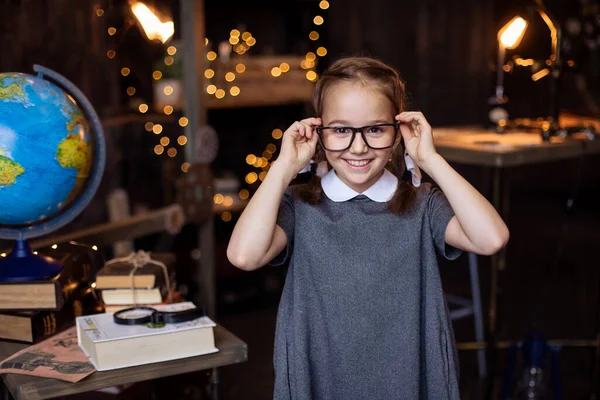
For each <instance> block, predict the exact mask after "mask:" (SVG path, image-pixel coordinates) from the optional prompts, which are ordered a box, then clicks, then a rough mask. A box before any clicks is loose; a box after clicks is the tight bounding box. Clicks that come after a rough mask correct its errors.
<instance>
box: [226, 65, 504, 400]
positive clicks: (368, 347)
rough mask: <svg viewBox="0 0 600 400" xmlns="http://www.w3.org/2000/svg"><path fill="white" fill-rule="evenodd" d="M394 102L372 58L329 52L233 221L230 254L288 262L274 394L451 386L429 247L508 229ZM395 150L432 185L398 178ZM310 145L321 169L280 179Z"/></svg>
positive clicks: (385, 71) (477, 244)
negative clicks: (324, 168) (296, 182)
mask: <svg viewBox="0 0 600 400" xmlns="http://www.w3.org/2000/svg"><path fill="white" fill-rule="evenodd" d="M404 100H405V90H404V84H403V83H402V81H401V80H400V78H399V76H398V73H397V72H396V71H395V70H393V69H392V68H390V67H389V66H387V65H385V64H383V63H382V62H380V61H377V60H374V59H370V58H344V59H340V60H338V61H337V62H335V63H333V64H332V65H331V66H330V67H329V69H328V70H327V71H325V73H324V74H323V75H322V76H321V78H320V79H319V81H318V82H317V84H316V86H315V92H314V106H315V110H316V112H317V115H318V117H317V118H307V119H305V120H302V121H300V122H294V123H293V124H292V125H291V126H290V127H289V128H288V130H287V131H286V132H285V133H284V136H283V142H282V145H281V152H280V155H279V157H278V159H277V160H276V161H275V162H274V163H273V165H272V167H271V169H270V171H269V173H268V175H267V177H266V178H265V180H264V182H263V183H262V184H261V186H260V187H259V189H258V190H257V191H256V193H255V195H254V196H253V197H252V200H251V201H250V202H249V204H248V206H247V207H246V209H245V211H244V212H243V214H242V215H241V216H240V219H239V221H238V222H237V224H236V226H235V229H234V231H233V233H232V236H231V240H230V243H229V247H228V249H227V255H228V258H229V260H230V261H231V263H232V264H234V265H236V266H237V267H239V268H241V269H244V270H255V269H257V268H260V267H262V266H263V265H265V264H267V263H270V264H272V265H282V264H284V263H286V262H289V267H288V272H287V278H286V283H285V287H284V289H283V294H282V297H281V302H280V305H279V313H278V319H277V328H276V339H275V356H274V365H275V391H274V398H275V399H344V400H348V399H361V400H364V399H410V400H414V399H435V400H443V399H458V398H459V390H458V373H457V372H458V358H457V355H456V352H455V346H454V337H453V333H452V328H451V324H450V321H449V319H448V315H447V312H446V311H447V309H446V305H445V300H444V296H443V292H442V287H441V283H440V276H439V272H438V265H437V259H436V255H437V254H440V255H442V256H444V257H446V258H448V259H455V258H456V257H458V255H459V254H460V252H461V250H465V251H469V252H474V253H477V254H485V255H490V254H493V253H495V252H497V251H498V250H500V249H501V248H502V247H503V246H504V245H505V244H506V242H507V240H508V229H507V228H506V225H505V224H504V223H503V221H502V219H501V218H500V216H499V215H498V213H497V212H496V211H495V209H494V208H493V206H492V205H491V204H490V203H489V202H488V201H487V200H486V199H485V198H484V197H483V196H482V195H481V194H479V193H478V192H477V191H476V190H475V189H474V188H473V187H472V186H471V185H470V184H469V183H468V182H467V181H466V180H465V179H463V178H462V177H461V176H460V175H459V174H458V173H457V172H456V171H454V169H452V167H450V165H448V163H446V161H444V159H443V158H442V157H441V156H440V155H439V154H437V153H436V151H435V147H434V145H433V137H432V132H431V127H430V126H429V124H428V123H427V120H426V119H425V117H424V116H423V114H421V113H420V112H407V111H405V109H404ZM398 133H400V134H398ZM405 152H406V153H405ZM405 154H406V155H407V156H408V157H409V158H408V157H407V158H406V160H408V161H411V162H414V163H415V164H416V167H418V168H420V169H422V170H423V171H425V172H426V173H427V174H428V175H429V176H430V177H431V178H432V179H433V180H434V181H435V182H436V183H437V185H438V186H439V188H440V189H441V190H440V189H437V188H434V187H433V186H432V185H431V184H423V185H419V182H418V179H416V180H414V181H415V184H413V185H411V183H409V182H407V181H406V180H402V176H403V172H404V170H405V158H404V157H405ZM313 156H314V161H315V162H317V163H318V162H320V161H322V160H324V159H326V161H327V163H328V164H329V165H330V166H331V170H330V171H329V172H327V174H326V175H325V176H324V177H323V178H322V179H316V180H315V181H313V182H312V183H310V184H306V185H303V186H301V187H298V186H294V187H293V188H294V190H286V189H287V187H288V185H289V183H290V182H291V181H292V179H293V178H294V177H295V175H296V174H297V173H298V172H299V171H301V170H302V169H303V168H304V166H305V165H306V164H307V163H308V162H309V161H310V160H311V158H313ZM386 165H389V170H388V169H386ZM390 171H391V172H390ZM414 186H418V187H414ZM257 227H260V229H257Z"/></svg>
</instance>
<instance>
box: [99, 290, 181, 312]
mask: <svg viewBox="0 0 600 400" xmlns="http://www.w3.org/2000/svg"><path fill="white" fill-rule="evenodd" d="M167 300H168V299H166V298H165V300H164V301H163V302H162V303H157V304H145V305H144V307H152V308H156V307H157V306H161V305H165V304H171V303H181V302H183V301H184V299H183V296H182V295H181V293H180V292H174V293H173V299H171V303H167ZM132 306H133V305H132V304H111V305H108V304H105V305H104V312H106V313H116V312H117V311H121V310H124V309H126V308H131V307H132Z"/></svg>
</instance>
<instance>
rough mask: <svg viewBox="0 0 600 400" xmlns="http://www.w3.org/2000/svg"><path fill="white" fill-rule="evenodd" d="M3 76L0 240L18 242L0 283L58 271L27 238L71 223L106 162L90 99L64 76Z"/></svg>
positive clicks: (1, 262)
mask: <svg viewBox="0 0 600 400" xmlns="http://www.w3.org/2000/svg"><path fill="white" fill-rule="evenodd" d="M34 71H35V72H37V75H30V74H25V73H19V72H17V73H0V204H1V206H0V238H2V239H14V240H16V243H15V247H14V248H13V251H12V252H10V254H9V255H8V256H7V257H4V258H0V281H22V280H36V279H46V278H48V277H51V276H53V275H56V274H57V273H59V272H60V269H61V268H62V266H61V265H60V264H58V263H57V262H55V261H54V260H51V259H48V258H44V257H41V256H36V255H35V254H33V253H32V252H31V250H30V248H29V246H28V244H27V240H28V239H31V238H34V237H38V236H42V235H47V234H49V233H51V232H53V231H55V230H57V229H59V228H61V227H63V226H64V225H66V224H68V223H69V222H71V221H72V220H73V219H74V218H76V217H77V216H78V215H79V214H80V213H81V212H82V211H83V209H84V208H85V207H86V206H87V205H88V204H89V202H90V200H91V199H92V197H93V196H94V194H95V193H96V191H97V189H98V186H99V184H100V181H101V179H102V174H103V171H104V164H105V160H106V145H105V142H104V135H103V131H102V126H101V124H100V121H99V119H98V116H97V114H96V112H95V111H94V109H93V107H92V105H91V104H90V102H89V101H88V99H87V98H86V97H85V96H84V95H83V94H82V93H81V91H80V90H79V89H78V88H77V87H75V85H73V84H72V83H71V82H70V81H68V80H67V79H66V78H65V77H63V76H61V75H59V74H58V73H56V72H54V71H52V70H50V69H48V68H44V67H42V66H39V65H35V66H34Z"/></svg>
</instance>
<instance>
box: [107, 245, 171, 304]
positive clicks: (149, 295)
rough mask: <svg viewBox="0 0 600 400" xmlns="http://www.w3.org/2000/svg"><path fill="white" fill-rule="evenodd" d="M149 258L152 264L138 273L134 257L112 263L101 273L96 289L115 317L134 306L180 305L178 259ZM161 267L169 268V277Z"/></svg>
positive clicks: (168, 255) (153, 255)
mask: <svg viewBox="0 0 600 400" xmlns="http://www.w3.org/2000/svg"><path fill="white" fill-rule="evenodd" d="M147 254H148V255H149V256H150V259H151V260H150V262H147V263H145V264H144V265H143V266H140V267H139V268H137V269H135V270H134V265H133V263H132V257H131V256H130V257H123V258H119V259H114V260H110V261H109V262H108V263H106V265H105V266H104V267H103V268H102V269H101V270H100V271H98V273H97V274H96V286H95V287H96V290H97V291H98V292H99V293H100V295H101V297H102V301H103V302H104V309H105V312H107V313H114V312H117V311H119V310H122V309H125V308H129V307H132V306H134V305H138V306H145V307H155V306H158V305H161V304H168V303H174V302H178V301H180V296H179V294H178V293H177V292H176V289H177V283H176V276H175V255H174V254H171V253H147ZM132 256H133V257H135V254H134V255H132ZM161 265H164V266H165V268H166V272H167V273H166V274H165V269H164V268H163V267H162V266H161ZM169 286H170V293H171V294H172V298H171V299H170V300H169Z"/></svg>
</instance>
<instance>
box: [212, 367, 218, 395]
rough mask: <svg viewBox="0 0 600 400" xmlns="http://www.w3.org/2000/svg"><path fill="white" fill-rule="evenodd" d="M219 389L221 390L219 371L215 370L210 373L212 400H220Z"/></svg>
mask: <svg viewBox="0 0 600 400" xmlns="http://www.w3.org/2000/svg"><path fill="white" fill-rule="evenodd" d="M218 389H219V371H218V370H217V369H216V368H213V369H212V370H211V371H210V399H211V400H218Z"/></svg>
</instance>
